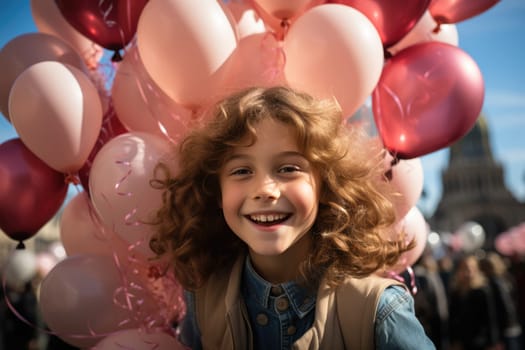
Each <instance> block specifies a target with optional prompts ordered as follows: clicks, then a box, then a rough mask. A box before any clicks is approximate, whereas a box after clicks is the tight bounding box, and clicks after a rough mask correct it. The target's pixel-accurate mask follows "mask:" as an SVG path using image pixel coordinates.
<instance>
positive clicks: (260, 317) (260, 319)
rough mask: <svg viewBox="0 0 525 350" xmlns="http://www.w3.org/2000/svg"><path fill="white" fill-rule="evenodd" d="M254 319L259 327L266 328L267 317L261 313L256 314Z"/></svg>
mask: <svg viewBox="0 0 525 350" xmlns="http://www.w3.org/2000/svg"><path fill="white" fill-rule="evenodd" d="M255 319H256V321H257V323H258V324H259V325H260V326H266V325H267V324H268V316H266V315H265V314H263V313H260V314H258V315H257V317H256V318H255Z"/></svg>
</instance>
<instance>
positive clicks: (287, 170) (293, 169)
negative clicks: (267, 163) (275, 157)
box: [279, 165, 301, 173]
mask: <svg viewBox="0 0 525 350" xmlns="http://www.w3.org/2000/svg"><path fill="white" fill-rule="evenodd" d="M296 171H301V168H299V167H298V166H296V165H285V166H282V167H280V168H279V172H280V173H293V172H296Z"/></svg>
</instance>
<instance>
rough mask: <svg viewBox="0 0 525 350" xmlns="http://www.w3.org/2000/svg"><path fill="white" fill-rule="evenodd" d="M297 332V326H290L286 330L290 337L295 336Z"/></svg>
mask: <svg viewBox="0 0 525 350" xmlns="http://www.w3.org/2000/svg"><path fill="white" fill-rule="evenodd" d="M295 332H297V328H295V326H290V327H288V329H287V330H286V334H288V335H294V334H295Z"/></svg>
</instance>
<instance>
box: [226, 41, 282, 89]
mask: <svg viewBox="0 0 525 350" xmlns="http://www.w3.org/2000/svg"><path fill="white" fill-rule="evenodd" d="M284 61H285V57H284V51H283V49H282V47H280V45H279V42H278V41H277V39H276V38H275V37H274V36H273V35H271V34H269V33H259V34H252V35H249V36H246V37H244V38H242V39H240V40H239V44H238V46H237V48H236V49H235V51H234V52H233V54H232V57H231V62H232V69H231V73H230V75H229V78H228V80H227V82H225V84H224V90H225V91H231V92H234V91H238V90H241V89H243V88H247V87H250V86H272V85H283V84H285V82H286V81H285V78H284Z"/></svg>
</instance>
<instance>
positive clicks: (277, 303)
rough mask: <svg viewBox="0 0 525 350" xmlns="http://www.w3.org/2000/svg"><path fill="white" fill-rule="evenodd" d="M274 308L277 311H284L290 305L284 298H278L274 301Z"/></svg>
mask: <svg viewBox="0 0 525 350" xmlns="http://www.w3.org/2000/svg"><path fill="white" fill-rule="evenodd" d="M275 306H276V307H277V310H279V311H286V310H287V309H288V306H290V303H289V301H288V299H287V298H286V297H282V298H279V299H277V300H276V301H275Z"/></svg>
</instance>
